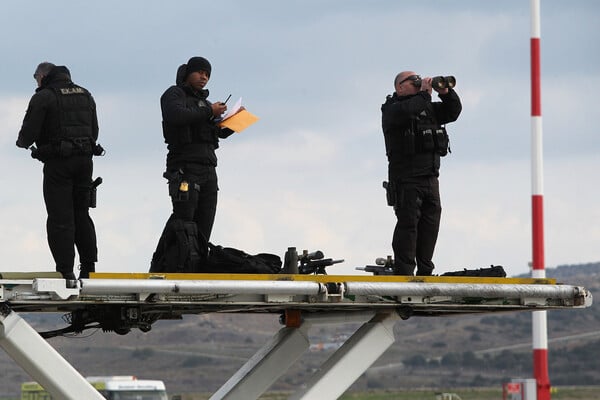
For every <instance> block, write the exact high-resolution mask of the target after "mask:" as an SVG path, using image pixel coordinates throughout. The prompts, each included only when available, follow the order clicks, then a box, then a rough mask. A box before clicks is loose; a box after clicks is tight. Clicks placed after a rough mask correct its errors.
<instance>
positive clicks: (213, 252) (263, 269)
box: [200, 243, 282, 274]
mask: <svg viewBox="0 0 600 400" xmlns="http://www.w3.org/2000/svg"><path fill="white" fill-rule="evenodd" d="M208 247H209V251H208V258H207V260H206V263H204V265H202V266H201V268H200V269H201V271H200V272H209V273H211V272H212V273H231V274H278V273H279V272H280V271H281V265H282V263H281V258H280V257H279V256H277V255H275V254H268V253H260V254H256V255H250V254H247V253H245V252H243V251H242V250H238V249H234V248H231V247H222V246H216V245H214V244H212V243H209V244H208Z"/></svg>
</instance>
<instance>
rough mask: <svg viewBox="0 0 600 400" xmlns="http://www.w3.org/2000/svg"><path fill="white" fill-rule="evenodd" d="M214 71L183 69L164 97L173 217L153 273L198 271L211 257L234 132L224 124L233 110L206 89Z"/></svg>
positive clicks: (190, 65)
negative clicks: (220, 182)
mask: <svg viewBox="0 0 600 400" xmlns="http://www.w3.org/2000/svg"><path fill="white" fill-rule="evenodd" d="M211 72H212V67H211V65H210V63H209V62H208V60H207V59H205V58H203V57H192V58H190V59H189V61H188V62H187V64H184V65H182V66H180V67H179V69H178V71H177V78H176V84H175V85H173V86H171V87H169V88H168V89H167V90H166V91H165V92H164V93H163V95H162V96H161V98H160V105H161V111H162V118H163V122H162V127H163V135H164V139H165V143H167V148H168V153H167V170H166V172H165V173H164V177H165V178H166V179H167V180H168V183H169V196H170V197H171V201H172V204H173V213H172V214H171V217H170V218H169V220H168V221H167V223H166V226H165V228H164V230H163V233H162V235H161V237H160V240H159V243H158V246H157V248H156V251H155V253H154V255H153V257H152V262H151V266H150V272H198V271H199V268H200V267H201V265H202V263H203V262H204V261H205V259H206V257H207V253H208V241H209V239H210V234H211V231H212V227H213V223H214V219H215V213H216V208H217V191H218V186H217V173H216V166H217V156H216V154H215V150H216V149H217V148H218V147H219V139H220V138H221V139H223V138H227V137H228V136H229V135H231V134H232V133H233V131H232V130H230V129H228V128H220V127H219V126H218V121H219V119H220V117H221V115H222V114H223V113H224V112H225V111H226V110H227V106H226V105H225V104H224V103H221V102H216V103H212V102H210V101H209V100H208V95H209V92H208V90H207V89H205V86H206V84H207V83H208V81H209V79H210V75H211Z"/></svg>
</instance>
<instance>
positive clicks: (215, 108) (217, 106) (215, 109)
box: [211, 103, 227, 118]
mask: <svg viewBox="0 0 600 400" xmlns="http://www.w3.org/2000/svg"><path fill="white" fill-rule="evenodd" d="M211 107H212V113H213V116H215V117H217V118H218V117H220V116H221V115H222V114H223V113H224V112H225V111H227V105H226V104H224V103H213V104H212V106H211Z"/></svg>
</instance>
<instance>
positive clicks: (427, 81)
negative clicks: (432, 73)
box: [421, 76, 447, 94]
mask: <svg viewBox="0 0 600 400" xmlns="http://www.w3.org/2000/svg"><path fill="white" fill-rule="evenodd" d="M431 90H432V87H431V77H429V76H428V77H425V78H423V79H421V92H427V93H429V94H431ZM446 90H447V89H446Z"/></svg>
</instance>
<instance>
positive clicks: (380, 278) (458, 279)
mask: <svg viewBox="0 0 600 400" xmlns="http://www.w3.org/2000/svg"><path fill="white" fill-rule="evenodd" d="M90 278H92V279H170V280H202V281H206V280H225V281H227V280H243V281H309V282H321V283H328V282H429V283H493V284H537V285H555V284H556V279H551V278H546V279H533V278H492V277H481V278H480V277H469V276H396V275H290V274H171V273H169V274H162V273H161V274H150V273H116V272H114V273H113V272H96V273H92V274H90Z"/></svg>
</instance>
